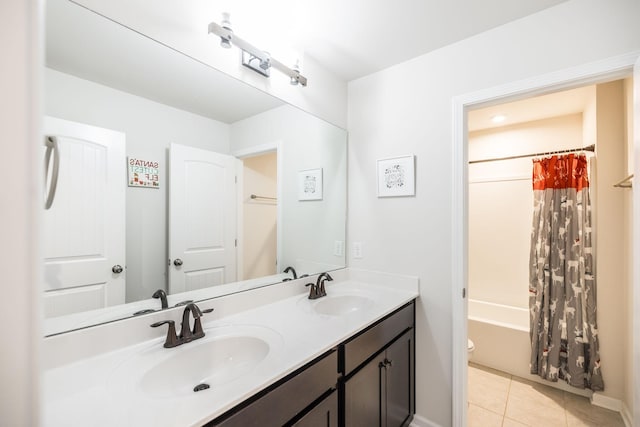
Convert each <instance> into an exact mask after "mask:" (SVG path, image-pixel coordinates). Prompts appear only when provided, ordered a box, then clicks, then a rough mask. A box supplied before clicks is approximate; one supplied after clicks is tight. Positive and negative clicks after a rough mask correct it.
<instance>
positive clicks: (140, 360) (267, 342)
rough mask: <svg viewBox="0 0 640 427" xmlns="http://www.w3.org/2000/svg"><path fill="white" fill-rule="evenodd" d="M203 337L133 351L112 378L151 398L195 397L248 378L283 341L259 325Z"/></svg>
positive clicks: (215, 331) (212, 330) (210, 332)
mask: <svg viewBox="0 0 640 427" xmlns="http://www.w3.org/2000/svg"><path fill="white" fill-rule="evenodd" d="M205 334H206V335H205V336H204V337H203V338H200V339H199V340H196V341H192V342H190V343H187V344H182V345H181V346H179V347H175V348H169V349H166V348H163V347H162V342H159V343H154V345H153V347H149V348H147V349H146V350H143V351H141V352H140V353H139V354H137V355H134V356H132V357H131V358H130V359H129V360H128V361H127V362H125V363H124V364H123V365H121V366H120V367H119V368H118V369H117V371H116V374H115V375H114V378H113V379H112V381H111V382H112V384H114V385H117V387H122V386H124V387H125V388H129V387H131V388H134V389H136V390H138V391H139V392H140V393H141V394H143V395H144V396H146V397H147V398H151V399H158V398H160V399H162V398H177V397H184V396H193V395H194V393H196V392H198V394H200V393H206V392H207V391H208V390H215V389H216V388H217V387H220V386H223V385H225V384H228V383H231V382H233V381H235V380H238V379H239V378H241V377H244V376H246V375H248V374H250V373H251V372H253V371H254V370H255V369H259V366H260V364H261V363H262V362H263V361H264V360H265V359H266V358H268V357H269V355H270V354H272V353H273V351H274V350H276V349H277V348H278V347H280V346H282V337H281V336H280V335H279V334H278V333H277V332H275V331H273V330H271V329H268V328H264V327H260V326H246V325H244V326H224V327H217V328H209V329H205Z"/></svg>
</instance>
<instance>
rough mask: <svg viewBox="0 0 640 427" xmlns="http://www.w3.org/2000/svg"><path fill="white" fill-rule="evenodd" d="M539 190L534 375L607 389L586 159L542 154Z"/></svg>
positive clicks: (532, 277)
mask: <svg viewBox="0 0 640 427" xmlns="http://www.w3.org/2000/svg"><path fill="white" fill-rule="evenodd" d="M533 193H534V211H533V229H532V231H531V254H530V258H529V260H530V271H529V311H530V317H529V320H530V328H531V329H530V336H531V373H532V374H536V375H539V376H540V377H542V378H544V379H546V380H549V381H558V379H562V380H565V381H566V382H567V383H568V384H570V385H572V386H574V387H579V388H589V389H591V390H594V391H599V390H603V389H604V382H603V380H602V373H601V370H600V356H599V352H598V328H597V323H596V281H595V275H594V270H593V268H594V262H593V251H592V228H591V205H590V201H589V180H588V176H587V159H586V157H585V156H584V155H576V154H569V155H565V156H553V157H550V158H544V159H535V160H534V161H533Z"/></svg>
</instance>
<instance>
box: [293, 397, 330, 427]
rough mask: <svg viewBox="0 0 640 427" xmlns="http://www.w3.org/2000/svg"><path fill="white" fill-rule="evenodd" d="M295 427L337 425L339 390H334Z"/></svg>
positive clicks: (327, 426) (328, 426) (295, 424)
mask: <svg viewBox="0 0 640 427" xmlns="http://www.w3.org/2000/svg"><path fill="white" fill-rule="evenodd" d="M292 425H293V426H295V427H337V426H338V392H336V391H334V392H333V393H331V394H330V395H329V396H327V397H326V398H325V399H324V400H323V401H322V402H320V403H319V404H318V405H317V406H316V407H315V408H313V409H312V410H311V411H310V412H309V413H308V414H307V415H305V416H304V417H302V418H301V419H300V420H298V421H297V422H296V423H294V424H292Z"/></svg>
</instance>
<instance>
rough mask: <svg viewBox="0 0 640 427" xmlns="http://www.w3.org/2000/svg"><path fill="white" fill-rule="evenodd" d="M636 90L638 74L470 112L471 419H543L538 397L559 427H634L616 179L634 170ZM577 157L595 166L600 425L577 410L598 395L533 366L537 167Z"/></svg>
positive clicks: (626, 194) (626, 197) (623, 211)
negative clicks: (572, 426) (627, 400)
mask: <svg viewBox="0 0 640 427" xmlns="http://www.w3.org/2000/svg"><path fill="white" fill-rule="evenodd" d="M632 88H633V81H632V78H631V77H630V76H629V77H627V78H625V79H619V80H614V81H609V82H605V83H598V84H592V85H587V86H581V87H578V88H574V89H570V90H563V91H557V92H553V93H549V94H545V95H539V96H534V97H528V98H525V99H522V100H517V101H512V102H507V103H501V104H498V105H492V106H489V107H484V108H479V109H474V110H471V111H469V113H468V136H467V140H468V153H469V169H468V173H469V180H468V209H469V223H468V244H469V252H468V253H469V255H468V256H469V257H468V282H467V290H468V323H467V330H468V338H469V339H470V340H471V341H470V342H473V347H474V350H473V352H472V353H470V354H472V357H471V361H470V367H469V372H468V374H469V375H468V377H469V383H468V384H469V386H468V387H469V389H468V400H469V408H470V409H469V420H470V421H471V422H472V423H473V420H474V419H476V418H477V417H478V416H483V415H484V416H486V415H487V414H488V415H489V416H491V415H494V414H495V415H500V416H502V417H503V418H505V419H506V418H509V419H511V420H515V421H519V422H523V423H526V422H528V421H530V420H528V419H527V417H528V416H530V415H531V413H532V412H536V413H538V415H536V416H537V417H539V416H540V415H539V412H540V411H531V410H530V409H531V408H529V407H530V406H531V404H532V402H536V401H540V402H542V401H544V405H545V406H546V411H543V409H544V408H540V410H541V411H542V412H543V413H544V416H547V417H550V418H549V420H548V422H549V423H554V419H553V417H554V416H555V417H556V418H558V420H557V421H558V422H562V420H564V419H567V418H571V419H579V420H581V421H583V422H598V419H599V418H598V419H595V418H593V417H595V416H596V415H594V414H595V413H597V416H598V417H600V418H603V419H605V418H606V420H607V422H608V425H621V426H622V425H624V423H623V420H622V417H621V415H620V414H619V412H621V411H622V408H623V405H622V401H623V400H624V399H623V397H624V396H625V395H626V394H627V390H626V388H627V385H626V384H625V383H626V378H627V377H629V375H628V374H630V373H631V372H632V368H631V366H628V364H627V363H626V362H627V357H626V355H628V354H630V353H631V348H630V347H627V345H628V343H630V342H632V337H631V336H630V335H629V334H630V331H631V328H630V325H631V321H632V320H631V316H630V313H631V312H632V307H631V305H630V304H627V302H629V301H631V298H630V295H631V293H632V277H631V268H630V266H631V263H632V260H631V258H630V253H631V251H630V248H631V234H630V233H629V229H630V227H629V224H630V221H631V213H632V211H631V205H632V200H631V195H632V193H631V192H630V191H628V190H623V189H621V188H619V187H614V186H613V184H615V183H617V182H619V181H621V180H622V179H624V178H625V177H626V176H628V175H630V174H631V173H632V169H633V165H632V162H631V160H632V158H633V157H632V153H633V151H632V136H631V126H630V124H631V122H632V115H631V112H632V110H633V100H632ZM591 145H595V146H596V148H595V152H591V151H588V150H586V151H584V150H580V148H584V147H589V146H591ZM571 151H574V152H576V153H577V154H585V156H586V157H587V159H588V165H589V166H588V170H589V172H588V175H589V181H590V184H589V194H590V197H591V200H592V203H591V207H592V210H591V212H592V224H593V233H592V234H593V236H594V239H593V240H594V245H593V250H594V252H595V253H594V257H593V260H594V271H595V272H596V287H597V302H598V307H597V314H598V322H597V327H598V337H599V341H600V357H601V360H602V371H603V372H604V379H605V384H606V389H605V391H604V392H602V397H605V398H598V397H596V398H594V399H593V403H594V404H595V405H597V406H604V407H605V408H606V409H600V408H593V409H591V410H590V411H589V416H591V418H589V416H588V415H587V414H583V413H582V412H580V411H576V410H575V407H576V406H585V405H586V406H588V405H589V399H588V398H591V395H592V393H591V392H590V391H587V390H584V389H578V388H575V387H570V386H569V385H567V384H566V383H565V382H564V381H562V380H559V381H558V382H549V381H544V380H542V379H541V378H540V377H538V376H537V375H531V374H530V370H529V363H530V360H531V357H530V352H531V342H530V336H529V264H530V260H529V256H530V240H531V229H532V220H533V205H534V203H533V190H532V160H533V159H541V158H544V157H548V156H549V153H556V152H571ZM521 156H522V157H521ZM567 257H568V254H567ZM567 259H568V258H567ZM594 300H595V298H594ZM621 331H623V332H622V333H621ZM621 349H624V351H620V350H621ZM605 366H606V368H605ZM494 370H495V371H494ZM488 373H491V374H494V376H493V377H492V376H490V375H488ZM496 374H497V375H498V376H497V377H496V376H495V375H496ZM480 381H482V382H483V383H484V385H485V386H486V384H487V382H490V381H493V384H494V386H495V390H493V391H494V392H495V395H493V396H489V394H491V393H488V392H487V390H483V391H480V389H479V382H480ZM513 394H515V396H513ZM536 396H537V397H540V398H537V397H536ZM615 400H617V401H615ZM525 402H526V403H525ZM523 405H524V406H527V408H529V409H525V408H524V406H523ZM581 417H582V418H581Z"/></svg>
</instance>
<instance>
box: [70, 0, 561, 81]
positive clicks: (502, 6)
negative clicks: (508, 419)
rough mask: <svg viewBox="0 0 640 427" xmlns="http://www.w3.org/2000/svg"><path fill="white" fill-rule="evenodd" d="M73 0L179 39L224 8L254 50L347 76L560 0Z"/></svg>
mask: <svg viewBox="0 0 640 427" xmlns="http://www.w3.org/2000/svg"><path fill="white" fill-rule="evenodd" d="M75 1H77V2H78V3H81V4H83V5H85V6H87V7H89V8H90V9H93V10H96V11H98V12H100V13H103V14H105V15H106V16H109V17H112V18H114V19H116V20H118V21H120V22H124V23H126V24H127V25H130V26H132V27H134V28H152V27H154V28H155V29H156V30H158V31H162V32H164V34H167V35H169V36H170V37H175V38H178V39H183V40H184V38H185V37H194V38H197V37H199V36H200V35H201V34H204V33H205V32H206V28H207V25H208V23H209V22H211V21H216V22H218V23H219V22H220V21H221V14H222V12H225V11H226V12H230V13H231V22H232V25H233V29H234V32H235V33H236V34H237V35H238V36H240V37H242V38H243V39H245V40H247V41H249V42H250V43H252V44H254V45H256V46H257V47H259V48H260V49H263V50H265V51H269V52H270V53H271V54H272V55H273V56H274V57H277V58H278V59H280V60H283V62H284V61H290V62H291V63H293V62H294V58H296V57H298V58H300V56H301V54H304V56H309V57H311V58H313V59H314V60H316V61H318V62H319V63H321V64H322V65H323V66H324V67H325V68H326V69H328V70H329V71H332V72H333V73H334V74H336V75H337V76H339V77H340V78H342V79H343V80H345V81H350V80H353V79H356V78H359V77H362V76H365V75H368V74H371V73H373V72H376V71H379V70H381V69H384V68H387V67H389V66H392V65H394V64H397V63H400V62H403V61H406V60H408V59H411V58H414V57H416V56H419V55H421V54H424V53H427V52H430V51H433V50H436V49H439V48H441V47H443V46H446V45H448V44H451V43H455V42H457V41H459V40H462V39H465V38H467V37H470V36H473V35H475V34H479V33H481V32H484V31H487V30H489V29H491V28H495V27H497V26H500V25H503V24H505V23H508V22H511V21H514V20H517V19H520V18H523V17H525V16H527V15H530V14H533V13H536V12H539V11H541V10H543V9H546V8H549V7H552V6H555V5H557V4H559V3H562V2H564V1H566V0H535V1H534V0H482V1H478V0H394V1H391V0H270V1H264V0H189V1H180V0H154V1H153V2H149V1H148V0H110V1H104V0H75ZM151 5H152V6H151ZM276 53H277V54H276ZM280 55H283V56H280ZM302 71H303V73H304V64H303V70H302Z"/></svg>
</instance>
